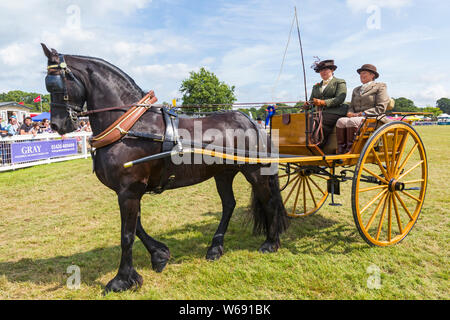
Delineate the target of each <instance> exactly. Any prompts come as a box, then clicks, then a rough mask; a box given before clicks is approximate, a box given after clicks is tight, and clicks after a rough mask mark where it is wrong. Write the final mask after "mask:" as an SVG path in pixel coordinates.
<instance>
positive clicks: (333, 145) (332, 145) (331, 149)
mask: <svg viewBox="0 0 450 320" xmlns="http://www.w3.org/2000/svg"><path fill="white" fill-rule="evenodd" d="M394 106H395V100H394V99H392V98H391V99H390V101H389V103H388V106H387V108H386V111H392V110H393V109H394ZM389 122H392V120H391V119H389V118H388V117H386V116H385V117H383V118H381V119H380V120H379V121H378V123H377V127H376V129H378V128H379V127H381V126H382V125H385V124H386V123H389ZM336 150H337V138H336V127H334V129H333V131H332V132H331V133H330V135H329V137H328V141H327V144H326V145H325V146H324V147H323V149H322V151H323V152H324V153H325V154H336Z"/></svg>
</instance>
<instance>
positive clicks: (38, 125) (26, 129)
mask: <svg viewBox="0 0 450 320" xmlns="http://www.w3.org/2000/svg"><path fill="white" fill-rule="evenodd" d="M2 121H3V119H2V116H1V115H0V132H1V136H3V137H5V136H15V135H33V136H36V135H38V134H42V133H53V130H52V128H51V126H50V120H49V119H43V120H42V121H41V122H33V120H32V119H31V117H26V118H25V119H24V122H23V123H20V122H19V121H18V119H17V116H16V115H15V114H13V115H12V116H11V117H10V118H9V119H8V124H7V125H6V126H3V125H2ZM77 131H78V132H80V131H86V132H91V131H92V130H91V126H90V123H89V121H87V122H85V121H80V124H79V126H78V129H77Z"/></svg>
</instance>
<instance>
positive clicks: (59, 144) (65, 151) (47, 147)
mask: <svg viewBox="0 0 450 320" xmlns="http://www.w3.org/2000/svg"><path fill="white" fill-rule="evenodd" d="M73 154H77V140H76V139H66V140H53V141H33V142H21V143H12V144H11V162H12V163H17V162H27V161H36V160H43V159H49V158H54V157H63V156H69V155H73Z"/></svg>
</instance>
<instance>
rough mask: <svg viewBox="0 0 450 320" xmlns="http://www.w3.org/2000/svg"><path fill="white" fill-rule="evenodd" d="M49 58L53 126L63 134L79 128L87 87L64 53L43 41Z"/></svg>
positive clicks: (49, 89)
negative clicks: (50, 48)
mask: <svg viewBox="0 0 450 320" xmlns="http://www.w3.org/2000/svg"><path fill="white" fill-rule="evenodd" d="M41 45H42V49H43V50H44V54H45V55H46V56H47V58H48V64H47V76H46V78H45V86H46V87H47V91H48V92H49V93H50V97H51V103H50V106H51V127H52V129H53V130H55V131H57V132H58V133H59V134H61V135H63V134H65V133H68V132H72V131H75V130H76V128H77V120H78V119H77V113H79V112H81V111H83V105H84V103H85V101H86V88H85V86H84V85H83V83H82V81H81V80H80V77H77V76H76V75H75V74H74V72H73V71H75V72H76V70H72V69H71V68H70V67H69V66H68V65H67V63H66V61H65V57H64V55H63V54H59V53H58V52H57V51H56V50H55V49H52V50H49V49H48V48H47V47H46V46H45V44H43V43H41Z"/></svg>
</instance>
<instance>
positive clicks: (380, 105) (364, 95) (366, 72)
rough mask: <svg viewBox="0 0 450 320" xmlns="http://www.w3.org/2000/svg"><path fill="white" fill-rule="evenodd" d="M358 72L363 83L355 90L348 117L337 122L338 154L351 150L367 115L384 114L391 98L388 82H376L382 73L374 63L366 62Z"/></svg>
mask: <svg viewBox="0 0 450 320" xmlns="http://www.w3.org/2000/svg"><path fill="white" fill-rule="evenodd" d="M357 72H358V73H359V77H360V79H361V83H362V85H361V86H359V87H356V88H355V89H354V90H353V94H352V102H351V103H350V107H349V109H348V113H347V117H344V118H340V119H339V120H338V122H337V123H336V138H337V144H338V154H342V153H347V152H349V151H350V149H351V147H352V145H353V141H354V139H355V134H356V132H357V131H358V128H359V126H360V125H361V124H362V122H363V121H364V119H365V117H367V116H375V117H376V116H379V115H382V114H384V113H385V112H386V108H387V106H388V104H389V100H390V98H389V96H388V94H387V90H386V84H385V83H382V82H375V79H378V77H379V76H380V75H379V74H378V72H377V68H376V67H375V66H374V65H372V64H365V65H363V66H362V67H361V68H359V69H358V70H357Z"/></svg>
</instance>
